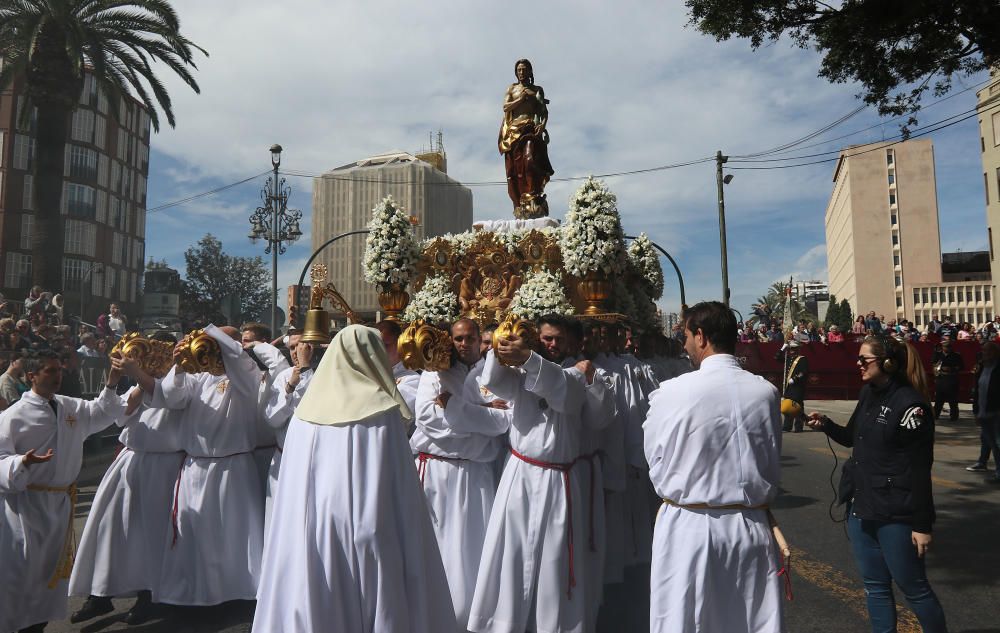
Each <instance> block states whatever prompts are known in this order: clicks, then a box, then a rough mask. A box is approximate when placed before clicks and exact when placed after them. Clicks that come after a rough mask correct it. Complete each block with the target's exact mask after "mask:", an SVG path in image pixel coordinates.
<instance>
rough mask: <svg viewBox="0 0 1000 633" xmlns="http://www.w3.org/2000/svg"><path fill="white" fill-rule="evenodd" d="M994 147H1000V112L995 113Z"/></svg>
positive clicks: (993, 118)
mask: <svg viewBox="0 0 1000 633" xmlns="http://www.w3.org/2000/svg"><path fill="white" fill-rule="evenodd" d="M992 120H993V146H994V147H995V146H997V145H1000V112H994V113H993V117H992Z"/></svg>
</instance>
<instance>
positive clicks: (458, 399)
mask: <svg viewBox="0 0 1000 633" xmlns="http://www.w3.org/2000/svg"><path fill="white" fill-rule="evenodd" d="M466 398H467V395H466V394H456V396H452V397H451V399H449V400H448V406H447V407H446V408H445V415H446V416H447V419H448V421H449V422H451V426H452V428H454V429H456V430H458V431H468V432H470V433H481V434H483V435H503V434H504V433H506V432H507V429H509V428H510V420H511V417H513V412H512V411H511V410H510V409H497V408H495V407H490V406H486V405H484V404H476V403H473V402H469V401H468V400H467V399H466Z"/></svg>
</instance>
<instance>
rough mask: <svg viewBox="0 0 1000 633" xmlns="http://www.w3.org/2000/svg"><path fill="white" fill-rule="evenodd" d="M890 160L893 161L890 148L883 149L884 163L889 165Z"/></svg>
mask: <svg viewBox="0 0 1000 633" xmlns="http://www.w3.org/2000/svg"><path fill="white" fill-rule="evenodd" d="M892 161H893V156H892V150H891V149H887V150H885V162H886V164H887V165H891V164H892Z"/></svg>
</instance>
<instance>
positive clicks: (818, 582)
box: [791, 547, 921, 633]
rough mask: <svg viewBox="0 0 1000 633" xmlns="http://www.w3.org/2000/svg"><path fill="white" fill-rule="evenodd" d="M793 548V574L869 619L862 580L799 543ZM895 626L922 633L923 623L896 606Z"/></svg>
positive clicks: (901, 632) (900, 630)
mask: <svg viewBox="0 0 1000 633" xmlns="http://www.w3.org/2000/svg"><path fill="white" fill-rule="evenodd" d="M791 550H792V574H793V575H797V576H798V577H800V578H803V579H805V581H806V582H808V583H809V584H811V585H813V586H815V587H817V588H818V589H820V590H822V591H824V592H826V593H828V594H831V595H832V596H833V597H835V598H836V599H838V600H839V601H841V602H842V603H844V604H845V605H846V606H847V607H848V608H849V609H851V610H852V611H854V612H855V613H856V614H858V615H859V616H861V618H862V619H864V620H867V619H868V607H867V601H866V599H865V592H864V590H862V589H858V588H857V585H858V584H859V581H857V580H854V579H852V578H849V577H848V576H847V575H846V574H844V573H842V572H840V571H839V570H837V569H835V568H833V567H831V566H830V565H827V564H826V563H823V562H820V561H818V560H816V559H814V558H811V557H809V556H808V555H807V554H806V553H805V552H804V551H803V550H800V549H799V548H797V547H793V548H791ZM896 619H897V625H896V630H897V632H898V633H920V631H921V628H920V623H919V622H918V621H917V617H916V616H915V615H913V612H912V611H910V610H909V609H905V608H903V607H902V606H900V605H897V606H896Z"/></svg>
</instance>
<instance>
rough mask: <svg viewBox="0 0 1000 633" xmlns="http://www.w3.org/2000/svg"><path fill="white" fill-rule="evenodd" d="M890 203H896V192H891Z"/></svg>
mask: <svg viewBox="0 0 1000 633" xmlns="http://www.w3.org/2000/svg"><path fill="white" fill-rule="evenodd" d="M889 204H890V205H894V204H896V194H894V193H890V194H889Z"/></svg>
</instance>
